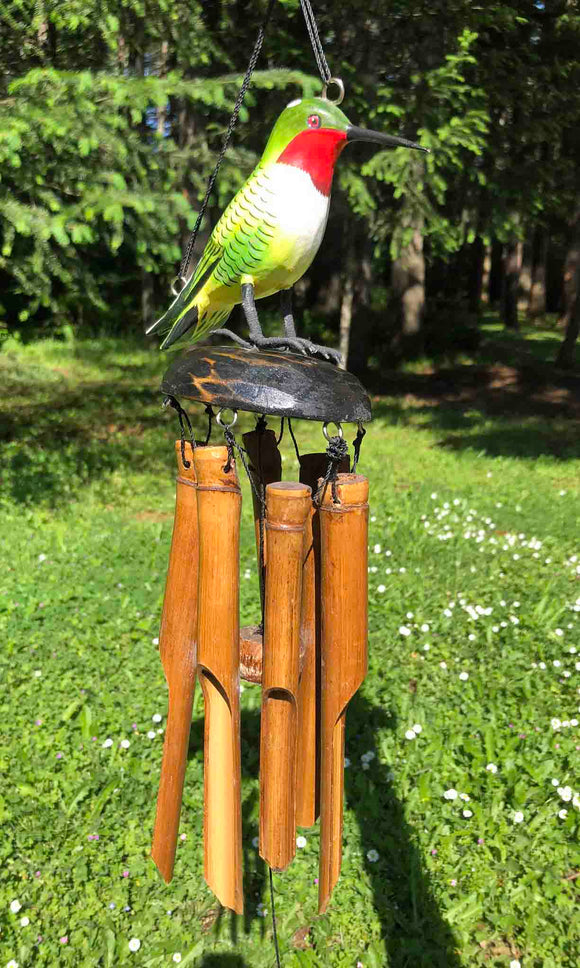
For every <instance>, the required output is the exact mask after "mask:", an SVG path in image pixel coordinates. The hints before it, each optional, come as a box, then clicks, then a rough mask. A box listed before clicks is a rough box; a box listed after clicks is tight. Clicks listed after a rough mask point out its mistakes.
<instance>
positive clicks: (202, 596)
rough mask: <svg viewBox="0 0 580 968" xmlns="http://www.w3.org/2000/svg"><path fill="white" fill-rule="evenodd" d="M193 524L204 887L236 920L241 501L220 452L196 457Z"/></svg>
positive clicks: (239, 898)
mask: <svg viewBox="0 0 580 968" xmlns="http://www.w3.org/2000/svg"><path fill="white" fill-rule="evenodd" d="M195 471H196V475H197V481H198V486H197V508H198V519H199V585H198V587H199V609H198V669H199V677H200V682H201V686H202V689H203V696H204V703H205V739H204V799H205V811H204V844H205V847H204V857H205V879H206V881H207V883H208V885H209V887H210V888H211V890H212V891H213V892H214V894H215V895H216V897H217V898H218V900H219V901H220V903H221V904H223V905H224V906H225V907H228V908H231V909H232V910H234V911H236V912H237V913H238V914H241V913H242V912H243V905H244V902H243V888H242V812H241V762H240V683H239V615H238V612H239V560H238V559H239V534H240V509H241V493H240V487H239V483H238V478H237V475H236V469H235V463H234V461H233V460H231V461H229V460H228V451H227V448H226V447H223V446H220V447H198V448H196V451H195Z"/></svg>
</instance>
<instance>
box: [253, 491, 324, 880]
mask: <svg viewBox="0 0 580 968" xmlns="http://www.w3.org/2000/svg"><path fill="white" fill-rule="evenodd" d="M310 507H311V490H310V488H309V487H306V485H304V484H298V483H293V482H286V483H281V482H280V483H276V484H269V485H268V486H267V488H266V547H267V560H268V567H267V569H266V588H265V596H264V653H263V665H262V720H261V728H260V736H261V739H260V856H261V857H262V858H263V859H264V860H265V861H266V863H267V864H268V865H269V866H270V867H271V868H273V869H274V870H284V869H285V868H286V867H287V866H288V864H289V863H290V861H291V860H292V859H293V857H294V854H295V853H296V740H297V726H298V710H297V692H298V677H299V661H300V655H299V652H300V602H301V594H302V563H303V554H304V528H305V524H306V519H307V517H308V515H309V514H310Z"/></svg>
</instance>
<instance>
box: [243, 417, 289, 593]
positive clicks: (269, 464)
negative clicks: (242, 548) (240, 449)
mask: <svg viewBox="0 0 580 968" xmlns="http://www.w3.org/2000/svg"><path fill="white" fill-rule="evenodd" d="M242 440H243V441H244V447H245V448H246V450H247V452H248V456H249V458H250V465H249V471H250V474H251V476H252V480H253V481H254V484H255V486H256V487H257V489H258V492H259V493H261V494H262V495H263V494H264V493H265V490H266V486H267V485H268V484H273V483H274V482H275V481H279V480H281V479H282V458H281V456H280V451H279V450H278V442H277V440H276V434H275V433H274V431H273V430H251V431H250V432H249V433H247V434H243V436H242ZM252 502H253V505H254V528H255V532H256V551H257V555H258V570H260V569H261V568H262V565H264V566H265V564H266V542H264V561H263V562H261V561H260V517H261V514H262V508H261V505H260V501H258V499H257V498H256V495H255V493H254V489H253V488H252ZM260 578H261V581H260V596H262V594H263V588H264V581H265V567H264V574H262V575H261V576H260ZM263 604H264V603H263V602H262V606H263Z"/></svg>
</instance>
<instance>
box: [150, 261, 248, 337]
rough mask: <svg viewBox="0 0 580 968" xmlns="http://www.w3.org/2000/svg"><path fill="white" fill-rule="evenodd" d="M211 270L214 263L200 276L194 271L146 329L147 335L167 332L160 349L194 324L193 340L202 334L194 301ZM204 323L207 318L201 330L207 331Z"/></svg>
mask: <svg viewBox="0 0 580 968" xmlns="http://www.w3.org/2000/svg"><path fill="white" fill-rule="evenodd" d="M213 270H214V265H213V264H212V265H210V266H208V268H207V269H206V271H205V272H203V273H202V275H201V276H198V275H197V273H194V275H193V276H192V277H191V279H189V281H188V282H187V283H186V284H185V286H184V287H183V289H182V290H181V292H180V293H179V294H178V295H177V296H176V297H175V299H174V300H173V302H172V303H171V306H170V307H169V309H168V310H167V311H166V312H165V313H164V314H163V316H161V317H160V318H159V319H158V320H157V321H156V322H154V323H153V325H152V326H150V327H149V329H148V330H147V335H149V334H150V333H167V336H166V337H165V339H164V340H163V342H162V344H161V347H160V348H161V349H162V350H165V349H167V348H168V347H169V346H171V345H172V344H173V343H176V342H177V340H178V339H179V338H180V337H181V336H183V335H184V333H187V331H188V330H189V329H191V328H192V326H196V324H198V325H197V327H196V333H195V336H194V341H197V339H199V337H200V336H201V335H202V333H201V332H199V334H198V332H197V331H198V330H199V329H200V326H199V322H200V313H199V309H198V306H197V305H196V301H197V297H198V296H199V293H200V291H201V290H202V289H203V287H204V285H205V283H206V282H207V280H208V279H209V277H210V275H211V274H212V272H213ZM203 315H204V314H203ZM212 315H213V314H212ZM228 315H229V313H228ZM206 323H207V318H205V319H204V325H203V332H207V325H206ZM213 328H215V327H213Z"/></svg>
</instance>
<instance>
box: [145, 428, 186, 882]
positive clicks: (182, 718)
mask: <svg viewBox="0 0 580 968" xmlns="http://www.w3.org/2000/svg"><path fill="white" fill-rule="evenodd" d="M175 453H176V457H177V469H178V476H177V489H176V497H175V519H174V524H173V537H172V540H171V552H170V556H169V567H168V570H167V580H166V583H165V597H164V601H163V611H162V614H161V629H160V632H159V653H160V657H161V662H162V665H163V671H164V672H165V678H166V680H167V685H168V687H169V709H168V714H167V726H166V729H165V740H164V744H163V760H162V763H161V777H160V780H159V792H158V794H157V814H156V817H155V827H154V831H153V844H152V847H151V856H152V858H153V860H154V861H155V863H156V865H157V867H158V869H159V873H160V874H161V876H162V877H163V879H164V880H165V881H166V882H167V883H169V881H170V880H171V878H172V877H173V867H174V864H175V851H176V847H177V834H178V830H179V815H180V812H181V801H182V797H183V782H184V778H185V769H186V766H187V748H188V744H189V732H190V727H191V710H192V705H193V694H194V689H195V663H196V655H195V653H196V645H195V640H196V636H197V559H198V532H197V492H196V479H195V469H194V466H193V452H192V447H191V444H189V443H186V444H185V448H184V453H185V459H186V460H187V461H188V462H189V464H190V466H189V467H185V465H184V464H183V460H182V456H181V441H179V440H178V441H176V442H175Z"/></svg>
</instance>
